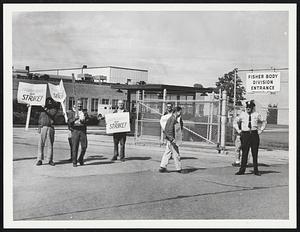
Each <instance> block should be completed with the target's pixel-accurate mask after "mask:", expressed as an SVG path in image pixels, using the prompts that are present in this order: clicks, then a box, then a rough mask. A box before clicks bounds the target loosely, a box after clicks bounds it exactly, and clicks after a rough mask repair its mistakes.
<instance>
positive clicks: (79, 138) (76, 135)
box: [68, 100, 88, 167]
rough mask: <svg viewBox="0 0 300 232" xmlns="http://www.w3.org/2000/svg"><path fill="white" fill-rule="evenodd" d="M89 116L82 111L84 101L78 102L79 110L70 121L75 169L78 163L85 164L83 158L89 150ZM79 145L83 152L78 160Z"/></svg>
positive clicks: (71, 116)
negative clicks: (87, 125)
mask: <svg viewBox="0 0 300 232" xmlns="http://www.w3.org/2000/svg"><path fill="white" fill-rule="evenodd" d="M87 121H88V114H87V113H86V112H84V111H83V109H82V101H81V100H78V101H77V109H76V112H75V114H72V115H70V118H69V119H68V124H69V128H70V130H71V131H72V163H73V167H77V162H79V164H80V165H83V164H84V161H83V158H84V155H85V152H86V149H87V136H86V124H87ZM79 143H80V145H81V152H80V155H79V158H78V160H77V155H78V148H79Z"/></svg>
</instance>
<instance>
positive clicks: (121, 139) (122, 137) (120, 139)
mask: <svg viewBox="0 0 300 232" xmlns="http://www.w3.org/2000/svg"><path fill="white" fill-rule="evenodd" d="M123 112H128V111H127V110H126V109H125V105H124V101H123V100H119V101H118V109H117V110H115V111H114V112H113V113H123ZM126 135H127V132H120V133H114V134H113V139H114V156H113V158H112V159H111V160H112V161H115V160H117V158H118V156H119V144H120V160H121V161H122V162H124V161H125V143H126Z"/></svg>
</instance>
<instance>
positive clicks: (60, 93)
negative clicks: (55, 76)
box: [48, 80, 66, 102]
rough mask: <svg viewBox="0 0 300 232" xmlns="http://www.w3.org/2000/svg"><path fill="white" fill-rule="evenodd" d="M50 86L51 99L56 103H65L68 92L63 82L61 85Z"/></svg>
mask: <svg viewBox="0 0 300 232" xmlns="http://www.w3.org/2000/svg"><path fill="white" fill-rule="evenodd" d="M48 85H49V90H50V94H51V97H52V98H53V100H54V101H57V102H63V101H64V100H65V99H66V91H65V88H64V84H63V81H62V80H60V83H59V85H53V84H51V83H48Z"/></svg>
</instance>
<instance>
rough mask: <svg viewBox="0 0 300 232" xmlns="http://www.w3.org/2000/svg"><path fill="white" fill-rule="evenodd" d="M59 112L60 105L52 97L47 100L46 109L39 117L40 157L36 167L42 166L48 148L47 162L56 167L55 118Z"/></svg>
mask: <svg viewBox="0 0 300 232" xmlns="http://www.w3.org/2000/svg"><path fill="white" fill-rule="evenodd" d="M57 112H58V104H57V102H55V101H54V100H53V99H52V98H51V97H48V98H47V99H46V104H45V107H44V108H43V112H41V114H40V117H39V125H38V133H39V134H40V139H39V143H38V156H37V163H36V165H37V166H39V165H42V160H43V159H44V148H45V146H46V147H47V153H46V154H47V155H46V160H47V163H48V164H49V165H51V166H54V165H55V163H54V162H53V144H54V134H55V129H54V126H53V125H54V117H55V115H56V114H57Z"/></svg>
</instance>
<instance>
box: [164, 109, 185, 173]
mask: <svg viewBox="0 0 300 232" xmlns="http://www.w3.org/2000/svg"><path fill="white" fill-rule="evenodd" d="M181 110H182V109H181V107H179V106H177V107H175V109H174V112H173V114H172V116H171V117H170V118H169V119H168V121H167V123H166V126H165V128H164V134H165V137H166V140H167V144H166V150H165V153H164V154H163V156H162V160H161V163H160V169H159V172H166V171H167V165H168V163H169V160H170V158H171V157H173V159H174V162H175V166H176V171H177V172H179V173H182V170H181V162H180V155H179V149H178V145H177V144H176V140H175V126H176V124H178V118H179V117H180V116H181Z"/></svg>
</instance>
